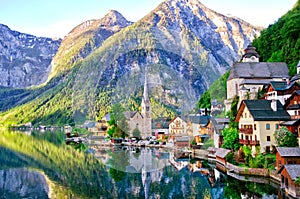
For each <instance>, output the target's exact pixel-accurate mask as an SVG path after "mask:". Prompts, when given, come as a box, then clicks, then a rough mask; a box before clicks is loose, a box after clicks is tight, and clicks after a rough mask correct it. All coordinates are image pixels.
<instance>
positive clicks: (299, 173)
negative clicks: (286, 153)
mask: <svg viewBox="0 0 300 199" xmlns="http://www.w3.org/2000/svg"><path fill="white" fill-rule="evenodd" d="M279 173H280V176H281V189H284V191H285V193H286V194H287V195H289V196H292V197H293V198H299V197H300V185H299V184H297V183H296V182H295V181H296V180H297V178H299V177H300V165H295V164H291V165H284V166H283V167H281V169H280V170H279Z"/></svg>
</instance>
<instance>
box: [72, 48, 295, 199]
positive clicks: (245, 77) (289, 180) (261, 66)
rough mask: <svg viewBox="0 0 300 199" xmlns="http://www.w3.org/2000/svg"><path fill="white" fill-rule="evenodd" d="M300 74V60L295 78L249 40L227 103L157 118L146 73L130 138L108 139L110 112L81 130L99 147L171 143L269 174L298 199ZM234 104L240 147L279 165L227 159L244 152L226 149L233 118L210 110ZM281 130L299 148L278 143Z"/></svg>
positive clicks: (226, 167) (235, 170) (233, 170)
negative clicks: (267, 59)
mask: <svg viewBox="0 0 300 199" xmlns="http://www.w3.org/2000/svg"><path fill="white" fill-rule="evenodd" d="M299 74H300V61H299V64H298V66H297V74H296V75H295V76H293V77H290V76H289V70H288V67H287V65H286V64H285V63H282V62H259V54H258V53H257V52H256V50H255V48H254V47H253V46H252V45H251V44H249V45H248V47H247V48H246V49H245V50H244V55H243V56H242V60H241V61H240V62H236V63H234V64H233V66H232V69H231V71H230V74H229V77H228V79H227V99H226V100H225V101H224V103H222V102H216V101H213V102H212V105H211V109H210V110H208V109H199V111H198V113H196V114H188V115H179V116H176V117H174V118H172V119H169V118H156V119H152V117H151V115H152V112H151V104H150V100H149V94H148V84H147V78H146V77H145V82H144V93H143V98H142V104H141V106H142V111H141V113H139V112H138V111H131V112H124V116H125V118H126V122H127V124H128V127H129V129H128V138H126V139H122V138H112V139H111V140H110V141H109V142H108V141H107V140H105V138H107V137H108V130H109V128H110V125H109V121H110V119H111V118H110V114H107V115H105V116H104V117H103V118H102V120H100V121H98V122H93V121H86V122H85V123H84V124H83V125H82V128H85V129H87V130H88V131H90V132H92V136H91V138H92V139H94V140H97V141H95V142H97V143H98V144H100V145H101V144H102V145H109V146H113V145H134V146H139V147H140V146H150V147H166V148H174V149H180V150H183V151H185V152H190V153H192V154H193V155H194V156H195V157H197V156H200V158H203V157H209V158H213V159H214V160H215V162H216V167H217V168H218V169H220V170H221V171H224V172H227V174H231V175H234V174H239V175H248V176H263V177H270V178H272V180H275V181H277V182H278V183H279V184H280V187H281V188H282V190H283V192H285V193H286V194H287V195H289V196H291V197H294V198H298V197H300V184H299V177H300V148H299V146H300V133H299V131H300V85H299V83H298V82H299V81H300V79H299ZM261 93H263V94H261ZM233 103H237V114H236V115H235V118H234V122H236V123H237V124H238V143H239V146H241V148H242V147H248V148H249V149H250V154H251V156H252V157H256V156H258V155H259V154H276V163H275V168H273V169H269V168H243V167H239V166H236V165H233V164H232V163H230V161H228V159H229V158H228V155H229V154H230V153H232V152H235V153H239V152H240V150H239V152H238V151H234V149H233V148H234V147H233V146H232V147H230V148H228V147H227V149H225V148H226V147H224V148H221V147H222V145H223V143H224V137H223V134H222V131H223V129H227V128H228V127H229V124H230V118H228V117H226V118H214V117H212V116H211V114H210V113H211V112H213V111H216V110H217V111H224V109H225V111H226V112H227V111H230V109H231V107H232V104H233ZM223 104H224V105H223ZM280 129H287V130H288V131H289V132H290V133H291V134H292V135H293V136H294V137H295V139H297V142H298V143H297V146H293V147H291V146H284V147H280V146H278V144H277V143H276V140H275V136H274V134H275V132H278V131H279V130H280ZM67 131H68V130H67ZM99 140H100V141H99ZM208 142H209V144H207V143H208ZM205 145H206V146H205ZM244 156H245V154H244ZM274 156H275V155H274Z"/></svg>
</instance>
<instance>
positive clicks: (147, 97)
mask: <svg viewBox="0 0 300 199" xmlns="http://www.w3.org/2000/svg"><path fill="white" fill-rule="evenodd" d="M143 100H144V101H145V102H146V101H147V102H148V101H149V95H148V82H147V76H146V74H145V81H144V94H143Z"/></svg>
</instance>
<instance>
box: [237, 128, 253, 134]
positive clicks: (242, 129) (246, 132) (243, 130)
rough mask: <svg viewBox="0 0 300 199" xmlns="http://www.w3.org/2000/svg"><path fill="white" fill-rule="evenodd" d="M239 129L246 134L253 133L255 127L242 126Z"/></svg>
mask: <svg viewBox="0 0 300 199" xmlns="http://www.w3.org/2000/svg"><path fill="white" fill-rule="evenodd" d="M239 131H240V133H244V134H253V129H246V128H240V129H239Z"/></svg>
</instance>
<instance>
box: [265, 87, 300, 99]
mask: <svg viewBox="0 0 300 199" xmlns="http://www.w3.org/2000/svg"><path fill="white" fill-rule="evenodd" d="M265 90H266V94H265V99H267V100H279V101H280V102H281V104H283V105H284V104H285V102H286V101H287V99H288V98H289V97H290V96H291V95H292V93H293V92H294V91H297V90H300V86H299V84H298V83H297V82H293V83H289V81H288V82H286V81H279V82H275V81H271V82H270V84H269V85H268V86H267V87H266V88H265Z"/></svg>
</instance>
